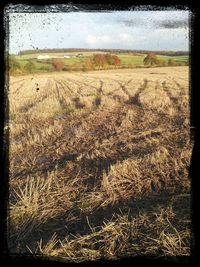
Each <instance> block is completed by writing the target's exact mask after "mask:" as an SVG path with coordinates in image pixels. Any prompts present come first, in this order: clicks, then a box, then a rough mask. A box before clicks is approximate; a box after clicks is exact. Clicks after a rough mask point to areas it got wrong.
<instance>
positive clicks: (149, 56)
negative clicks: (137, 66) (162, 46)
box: [143, 53, 159, 66]
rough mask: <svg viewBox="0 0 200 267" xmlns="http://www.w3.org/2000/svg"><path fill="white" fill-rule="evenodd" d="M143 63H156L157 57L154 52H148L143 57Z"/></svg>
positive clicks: (157, 62)
mask: <svg viewBox="0 0 200 267" xmlns="http://www.w3.org/2000/svg"><path fill="white" fill-rule="evenodd" d="M143 62H144V65H151V66H152V65H158V64H159V61H158V59H157V56H156V54H155V53H149V54H147V56H146V57H145V58H144V61H143Z"/></svg>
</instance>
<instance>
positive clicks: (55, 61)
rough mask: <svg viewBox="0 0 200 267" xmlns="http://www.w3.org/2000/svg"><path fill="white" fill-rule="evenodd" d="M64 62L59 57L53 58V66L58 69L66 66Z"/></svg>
mask: <svg viewBox="0 0 200 267" xmlns="http://www.w3.org/2000/svg"><path fill="white" fill-rule="evenodd" d="M64 65H65V64H64V62H63V61H62V60H59V59H53V60H52V66H53V67H54V69H55V70H56V71H61V70H62V69H63V68H64Z"/></svg>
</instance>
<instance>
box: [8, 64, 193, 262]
mask: <svg viewBox="0 0 200 267" xmlns="http://www.w3.org/2000/svg"><path fill="white" fill-rule="evenodd" d="M155 74H156V75H155ZM37 88H39V90H37ZM8 94H9V116H10V118H9V122H8V123H7V124H6V125H5V127H9V132H10V151H9V160H10V165H9V166H10V198H9V208H10V214H9V220H8V221H9V238H8V241H9V247H10V251H11V253H17V254H21V253H31V254H34V255H38V256H39V257H48V258H52V259H58V260H60V261H67V262H83V261H88V260H89V261H96V260H98V259H119V258H122V257H131V256H136V255H140V256H152V257H169V256H185V255H187V256H188V255H190V246H191V242H190V241H191V240H190V239H191V225H190V180H189V178H188V173H189V166H190V158H191V151H192V143H191V141H190V138H189V134H190V132H189V130H190V125H189V103H188V98H189V91H188V68H187V67H175V68H169V67H168V68H161V69H160V68H156V69H153V71H152V70H151V69H150V68H149V69H134V70H109V71H99V72H88V73H76V74H72V73H59V74H56V73H52V74H43V75H35V76H31V75H27V76H24V77H10V84H9V93H8Z"/></svg>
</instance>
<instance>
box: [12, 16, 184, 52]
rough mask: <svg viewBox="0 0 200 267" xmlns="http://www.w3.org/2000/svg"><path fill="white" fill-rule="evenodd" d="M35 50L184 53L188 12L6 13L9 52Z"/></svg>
mask: <svg viewBox="0 0 200 267" xmlns="http://www.w3.org/2000/svg"><path fill="white" fill-rule="evenodd" d="M36 48H38V49H43V48H108V49H109V48H119V49H141V50H142V49H144V50H188V49H189V11H113V12H107V13H102V12H93V13H92V12H89V13H88V12H69V13H10V19H9V52H10V53H17V52H19V51H20V50H26V49H36Z"/></svg>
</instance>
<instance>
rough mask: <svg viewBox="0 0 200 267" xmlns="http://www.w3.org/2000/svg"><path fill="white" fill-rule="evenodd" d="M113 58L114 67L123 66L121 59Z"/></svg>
mask: <svg viewBox="0 0 200 267" xmlns="http://www.w3.org/2000/svg"><path fill="white" fill-rule="evenodd" d="M112 58H113V65H115V66H120V65H121V59H120V58H119V57H118V56H116V55H113V56H112Z"/></svg>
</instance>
